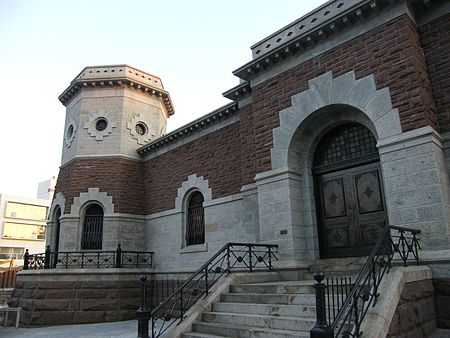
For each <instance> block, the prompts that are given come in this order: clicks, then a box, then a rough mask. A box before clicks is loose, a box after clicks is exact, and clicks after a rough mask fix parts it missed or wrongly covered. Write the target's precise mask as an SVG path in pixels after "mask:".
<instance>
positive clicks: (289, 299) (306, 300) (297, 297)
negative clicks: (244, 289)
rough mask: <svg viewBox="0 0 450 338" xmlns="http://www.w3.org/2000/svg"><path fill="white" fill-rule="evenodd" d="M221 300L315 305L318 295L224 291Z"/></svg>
mask: <svg viewBox="0 0 450 338" xmlns="http://www.w3.org/2000/svg"><path fill="white" fill-rule="evenodd" d="M220 301H221V302H229V303H252V304H284V305H315V304H316V296H315V295H314V294H299V293H285V294H276V293H266V294H261V293H224V294H222V295H220Z"/></svg>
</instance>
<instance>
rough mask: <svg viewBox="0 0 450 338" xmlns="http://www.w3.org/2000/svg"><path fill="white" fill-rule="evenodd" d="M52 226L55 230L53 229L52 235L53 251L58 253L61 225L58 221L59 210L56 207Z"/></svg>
mask: <svg viewBox="0 0 450 338" xmlns="http://www.w3.org/2000/svg"><path fill="white" fill-rule="evenodd" d="M54 215H55V216H54V217H55V218H54V226H55V229H54V234H55V241H54V250H55V251H59V236H60V233H61V223H60V220H59V218H60V217H61V208H60V207H59V206H58V207H57V208H56V211H55V213H54Z"/></svg>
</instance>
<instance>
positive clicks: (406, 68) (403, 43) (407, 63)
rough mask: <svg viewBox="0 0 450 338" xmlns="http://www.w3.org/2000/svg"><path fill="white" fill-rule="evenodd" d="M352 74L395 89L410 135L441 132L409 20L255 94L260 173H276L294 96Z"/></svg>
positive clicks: (318, 59)
mask: <svg viewBox="0 0 450 338" xmlns="http://www.w3.org/2000/svg"><path fill="white" fill-rule="evenodd" d="M352 70H353V71H355V74H356V78H357V79H358V78H362V77H364V76H367V75H370V74H374V76H375V81H376V85H377V88H383V87H386V86H388V87H389V89H390V94H391V97H392V103H393V106H394V107H396V108H398V110H399V115H400V121H401V125H402V129H403V130H404V131H408V130H412V129H416V128H419V127H423V126H426V125H431V126H432V127H434V128H437V121H436V116H435V112H434V106H433V101H432V94H431V85H430V82H429V79H428V74H427V69H426V64H425V59H424V55H423V51H422V48H421V46H420V40H419V35H418V32H417V29H416V27H415V25H414V23H413V22H412V21H411V20H410V19H409V17H407V16H406V15H404V16H401V17H398V18H396V19H394V20H392V21H390V22H388V23H386V24H384V25H381V26H379V27H377V28H375V29H373V30H371V31H370V32H367V33H365V34H363V35H361V36H359V37H356V38H355V39H352V40H351V41H348V42H346V43H344V44H342V45H340V46H338V47H336V48H334V49H332V50H329V51H327V52H325V53H323V54H321V55H319V56H317V57H314V58H313V59H310V60H308V61H306V62H304V63H303V64H301V65H298V66H296V67H294V68H292V69H290V70H288V71H286V72H283V73H282V74H280V75H278V76H276V77H274V78H272V79H270V80H268V81H266V82H264V83H262V84H260V85H258V86H256V87H254V88H253V89H252V94H253V111H252V114H253V121H254V132H255V144H256V161H257V164H256V172H264V171H267V170H270V169H271V163H270V149H271V148H272V129H273V128H276V127H278V126H279V118H278V112H279V111H280V110H282V109H284V108H287V107H289V106H290V105H291V96H292V95H294V94H297V93H299V92H302V91H304V90H306V89H308V80H310V79H312V78H314V77H317V76H319V75H321V74H323V73H325V72H328V71H332V72H333V76H334V77H337V76H339V75H342V74H345V73H347V72H350V71H352ZM241 119H244V117H243V116H242V115H241ZM256 172H255V174H256Z"/></svg>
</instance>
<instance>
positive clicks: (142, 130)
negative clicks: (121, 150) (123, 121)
mask: <svg viewBox="0 0 450 338" xmlns="http://www.w3.org/2000/svg"><path fill="white" fill-rule="evenodd" d="M136 133H137V134H139V135H145V134H147V126H146V125H145V124H144V123H143V122H139V123H137V124H136Z"/></svg>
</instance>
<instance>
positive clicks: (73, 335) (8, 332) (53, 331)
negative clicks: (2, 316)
mask: <svg viewBox="0 0 450 338" xmlns="http://www.w3.org/2000/svg"><path fill="white" fill-rule="evenodd" d="M137 325H138V322H137V320H128V321H125V322H110V323H100V324H77V325H58V326H47V327H33V328H18V329H16V328H15V327H6V328H5V327H0V337H2V338H10V337H14V338H15V337H20V338H34V337H40V338H44V337H45V338H53V337H58V338H107V337H121V338H136V337H137Z"/></svg>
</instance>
